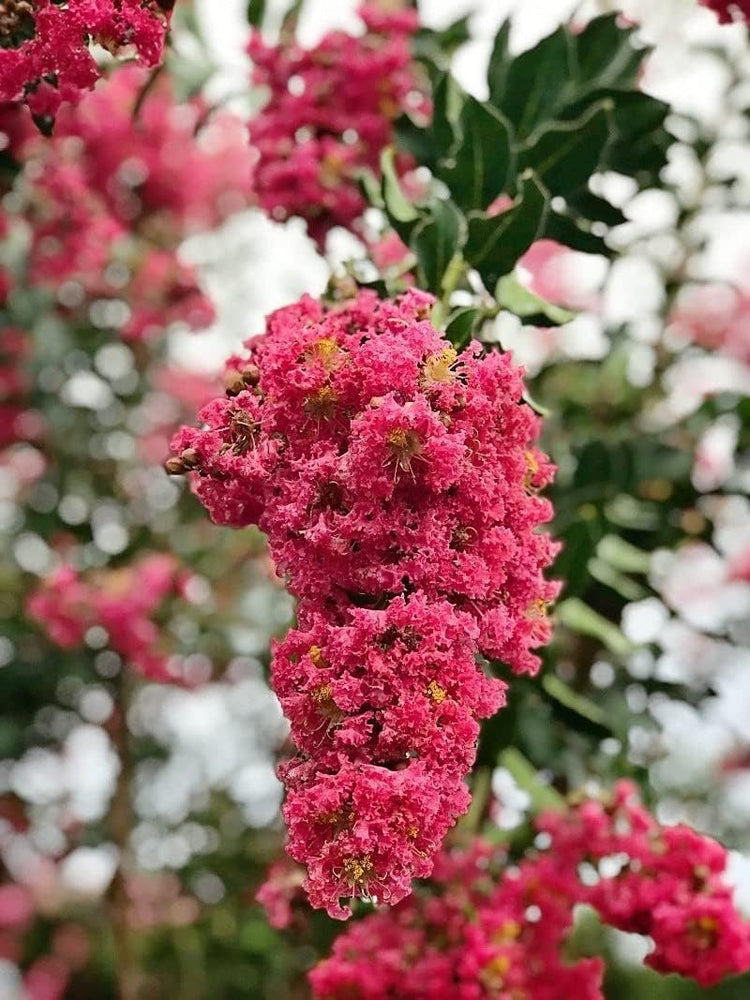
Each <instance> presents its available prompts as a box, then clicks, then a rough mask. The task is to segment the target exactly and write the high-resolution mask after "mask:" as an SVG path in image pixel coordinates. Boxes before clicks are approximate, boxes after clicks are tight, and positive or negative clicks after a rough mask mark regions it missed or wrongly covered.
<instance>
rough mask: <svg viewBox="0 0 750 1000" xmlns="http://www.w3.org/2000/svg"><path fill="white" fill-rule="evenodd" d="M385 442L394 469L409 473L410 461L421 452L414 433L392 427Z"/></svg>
mask: <svg viewBox="0 0 750 1000" xmlns="http://www.w3.org/2000/svg"><path fill="white" fill-rule="evenodd" d="M385 440H386V443H387V444H388V447H389V448H390V449H391V452H392V453H393V458H394V460H395V463H396V469H401V470H402V471H403V472H411V463H412V460H413V459H415V458H417V457H418V456H419V455H420V454H421V451H422V446H421V444H420V442H419V437H418V436H417V434H416V432H415V431H412V430H407V429H406V428H405V427H394V428H393V429H392V430H390V431H388V433H387V434H386V438H385Z"/></svg>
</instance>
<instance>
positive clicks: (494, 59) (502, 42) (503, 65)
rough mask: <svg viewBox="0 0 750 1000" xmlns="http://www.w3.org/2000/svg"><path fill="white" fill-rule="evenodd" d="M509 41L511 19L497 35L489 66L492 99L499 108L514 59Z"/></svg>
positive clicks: (488, 80) (488, 79) (502, 26)
mask: <svg viewBox="0 0 750 1000" xmlns="http://www.w3.org/2000/svg"><path fill="white" fill-rule="evenodd" d="M509 41H510V21H503V23H502V24H501V25H500V28H499V30H498V32H497V34H496V35H495V40H494V42H493V45H492V54H491V56H490V62H489V66H488V68H487V84H488V86H489V88H490V100H491V101H492V103H493V104H494V105H495V107H498V108H499V107H500V102H501V100H502V97H503V94H504V93H505V91H506V89H507V79H508V71H509V70H510V63H511V59H512V57H511V54H510V48H509Z"/></svg>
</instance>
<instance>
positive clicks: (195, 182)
mask: <svg viewBox="0 0 750 1000" xmlns="http://www.w3.org/2000/svg"><path fill="white" fill-rule="evenodd" d="M147 78H148V77H147V74H146V73H145V72H144V71H143V70H140V69H138V68H135V67H129V68H126V69H122V70H118V71H116V72H114V73H113V74H112V76H111V77H110V78H109V79H108V80H107V82H106V85H104V86H102V87H100V88H97V90H95V91H94V93H92V94H89V95H87V96H86V97H85V98H84V99H83V100H82V101H81V103H80V104H78V105H77V106H76V107H67V108H64V109H63V110H62V111H61V113H60V115H59V117H58V121H57V128H56V131H55V136H54V137H53V138H52V139H46V138H44V137H41V136H39V135H38V133H37V132H36V130H35V129H34V128H33V126H31V125H30V123H29V122H28V119H27V118H25V117H24V112H23V111H22V109H21V110H18V111H16V112H7V111H6V113H5V114H4V116H3V117H2V119H1V120H0V128H1V129H2V130H3V131H4V132H5V134H6V135H7V136H8V140H9V148H10V152H11V154H12V155H13V157H14V159H15V160H16V161H17V163H18V165H19V167H20V168H21V174H20V177H19V179H18V180H17V182H16V190H17V192H18V194H19V195H20V197H21V205H22V209H21V211H20V212H19V214H18V215H17V216H16V217H15V218H11V220H10V222H11V225H12V224H16V225H21V226H24V227H27V228H28V229H30V243H31V246H30V252H29V256H28V262H27V266H28V274H27V280H28V283H30V284H32V285H35V286H41V287H44V288H47V289H49V290H51V291H53V292H55V293H56V294H57V298H58V303H57V304H58V308H59V310H60V311H61V312H62V313H63V314H64V315H65V316H66V318H70V319H71V320H75V319H76V318H77V317H79V316H83V317H84V319H86V318H87V310H88V308H89V307H90V305H91V303H92V302H97V303H99V307H98V308H99V312H100V313H103V314H104V315H105V316H106V320H107V325H113V326H115V327H116V328H117V329H118V332H119V333H120V335H121V336H122V337H123V338H124V339H130V340H143V339H147V338H149V337H152V336H155V335H157V334H159V333H161V332H162V331H163V330H164V328H165V327H166V326H168V325H169V324H171V323H173V322H177V321H180V322H182V323H185V324H186V325H187V326H189V327H191V328H193V329H200V328H203V327H205V326H207V325H208V324H209V323H210V322H211V320H212V318H213V308H212V305H211V303H210V301H209V300H208V299H207V298H206V296H205V295H204V294H203V293H202V291H201V290H200V288H199V287H198V285H197V280H196V275H195V273H194V272H193V270H192V268H190V267H189V266H188V265H186V264H185V263H183V262H182V261H181V260H180V259H179V257H178V254H177V248H178V246H179V244H180V242H181V241H182V240H183V239H184V237H185V236H187V235H189V234H190V233H193V232H196V231H201V230H204V229H208V228H212V227H214V226H216V225H218V224H219V223H220V222H222V221H223V220H224V219H225V218H226V217H227V216H229V215H230V214H231V213H232V212H234V211H236V210H237V209H239V208H242V207H243V206H245V205H246V204H247V203H248V202H249V200H250V193H251V186H252V171H251V162H252V156H251V153H250V151H249V149H247V137H246V132H245V126H244V123H242V122H241V121H240V120H239V119H238V118H236V117H235V116H234V115H231V114H226V113H217V114H215V115H212V116H210V117H209V119H208V120H207V122H206V125H205V127H204V128H203V129H200V132H199V135H198V136H196V134H195V133H196V127H197V126H199V124H200V123H201V121H202V119H203V116H204V115H205V113H206V110H207V108H206V105H205V103H204V102H203V101H202V100H201V99H199V98H194V99H192V100H190V101H188V102H186V103H178V102H176V101H175V99H174V96H173V93H172V89H171V85H170V83H169V80H168V79H167V78H160V79H159V80H158V81H157V82H156V84H155V85H153V86H152V88H151V90H150V91H149V93H148V96H147V98H146V99H145V100H144V101H143V102H142V105H141V106H140V108H139V109H138V112H137V114H136V107H137V105H138V102H139V99H140V95H141V94H142V92H143V88H144V86H145V85H146V81H147Z"/></svg>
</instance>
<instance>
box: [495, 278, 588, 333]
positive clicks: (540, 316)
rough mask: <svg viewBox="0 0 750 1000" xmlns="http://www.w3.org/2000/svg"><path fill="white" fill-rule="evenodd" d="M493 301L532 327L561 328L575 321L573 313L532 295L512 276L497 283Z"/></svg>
mask: <svg viewBox="0 0 750 1000" xmlns="http://www.w3.org/2000/svg"><path fill="white" fill-rule="evenodd" d="M495 300H496V301H497V304H498V305H499V306H500V307H501V308H502V309H506V310H507V311H508V312H511V313H513V315H514V316H518V318H519V319H521V320H523V321H524V322H525V323H531V324H533V325H534V326H561V325H562V324H563V323H569V322H570V321H571V320H572V319H575V313H572V312H570V311H569V310H568V309H563V308H562V306H556V305H554V304H553V303H552V302H546V301H545V300H544V299H542V298H540V297H539V296H538V295H534V293H533V292H530V291H529V290H528V288H524V286H523V285H522V284H521V283H520V282H519V281H518V279H517V278H516V277H515V275H512V274H507V275H506V276H505V277H504V278H501V279H500V281H498V283H497V287H496V288H495Z"/></svg>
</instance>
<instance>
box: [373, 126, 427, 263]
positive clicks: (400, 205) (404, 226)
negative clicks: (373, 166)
mask: <svg viewBox="0 0 750 1000" xmlns="http://www.w3.org/2000/svg"><path fill="white" fill-rule="evenodd" d="M380 167H381V170H382V173H383V184H382V193H383V204H384V206H385V211H386V213H387V215H388V220H389V222H390V223H391V225H392V226H393V228H394V229H395V230H396V232H397V233H398V235H399V236H400V237H401V239H402V240H403V241H404V242H405V243H408V242H409V239H410V237H411V234H412V231H413V230H414V227H415V226H416V224H417V222H418V221H419V217H420V216H419V212H418V211H417V209H416V208H415V207H414V205H412V203H411V202H410V201H409V199H408V198H407V197H406V195H405V194H404V192H403V191H402V190H401V182H400V181H399V179H398V173H397V172H396V162H395V153H394V150H393V147H392V146H389V147H388V148H387V149H384V150H383V154H382V156H381V159H380Z"/></svg>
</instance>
